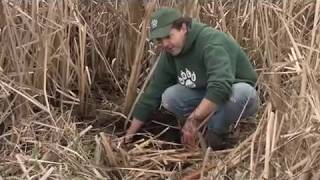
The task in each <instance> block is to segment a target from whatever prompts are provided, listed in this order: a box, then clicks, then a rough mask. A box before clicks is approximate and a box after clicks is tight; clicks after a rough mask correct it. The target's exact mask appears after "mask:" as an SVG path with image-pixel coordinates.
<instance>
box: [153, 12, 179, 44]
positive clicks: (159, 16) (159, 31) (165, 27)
mask: <svg viewBox="0 0 320 180" xmlns="http://www.w3.org/2000/svg"><path fill="white" fill-rule="evenodd" d="M180 17H182V15H181V13H180V12H179V11H178V10H176V9H174V8H160V9H159V10H157V11H156V12H155V13H153V14H152V16H151V21H150V39H151V40H155V39H157V38H163V37H166V36H168V35H169V32H170V29H171V24H172V23H173V22H174V21H175V20H177V19H179V18H180Z"/></svg>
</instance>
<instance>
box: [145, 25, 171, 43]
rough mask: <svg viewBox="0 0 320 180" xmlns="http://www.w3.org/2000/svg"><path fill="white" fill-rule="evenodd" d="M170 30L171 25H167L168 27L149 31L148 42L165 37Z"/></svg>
mask: <svg viewBox="0 0 320 180" xmlns="http://www.w3.org/2000/svg"><path fill="white" fill-rule="evenodd" d="M170 29H171V24H169V25H168V26H165V27H162V28H157V29H155V30H153V31H151V32H150V40H155V39H158V38H163V37H167V36H168V35H169V33H170Z"/></svg>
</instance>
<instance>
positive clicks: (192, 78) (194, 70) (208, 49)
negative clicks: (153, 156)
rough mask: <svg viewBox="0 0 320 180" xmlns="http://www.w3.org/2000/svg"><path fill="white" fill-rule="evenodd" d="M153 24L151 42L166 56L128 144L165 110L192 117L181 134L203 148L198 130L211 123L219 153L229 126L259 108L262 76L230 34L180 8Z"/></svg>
mask: <svg viewBox="0 0 320 180" xmlns="http://www.w3.org/2000/svg"><path fill="white" fill-rule="evenodd" d="M150 22H151V24H150V39H151V40H153V41H155V42H156V43H157V44H158V45H159V46H160V47H161V48H162V49H163V51H162V53H161V55H160V56H161V57H160V60H159V63H158V65H157V67H156V71H155V73H154V76H153V79H152V80H151V82H150V84H149V86H148V88H147V89H146V91H145V92H144V94H143V95H142V98H141V99H140V100H139V102H138V103H137V105H136V107H135V109H134V113H133V120H132V122H131V125H130V127H129V128H128V130H127V132H126V136H125V141H129V140H130V139H131V137H132V135H134V134H135V133H136V132H137V131H138V130H139V129H140V128H141V127H142V125H143V124H144V123H145V121H146V120H147V118H148V116H149V115H150V114H151V113H152V112H153V111H155V110H157V109H158V108H159V106H160V105H162V106H163V107H164V108H165V109H167V110H168V111H170V112H172V113H174V114H175V115H176V116H178V117H185V118H186V121H185V123H184V125H183V127H182V129H181V132H182V137H181V140H182V143H183V144H184V145H186V146H187V147H194V146H195V145H196V144H197V142H196V141H197V136H198V135H197V128H198V127H199V125H200V124H201V123H202V122H203V121H204V120H205V119H208V118H209V119H208V121H207V122H206V123H207V132H206V136H205V139H206V141H207V143H208V145H209V146H211V147H212V148H213V149H215V150H217V149H223V148H224V141H223V139H224V136H225V134H226V132H227V131H228V129H229V126H230V125H231V124H232V123H234V122H235V121H237V119H238V118H239V117H240V116H241V118H245V117H248V116H252V115H254V114H255V113H256V112H257V109H258V105H259V97H258V95H257V92H256V90H255V88H254V84H255V83H256V80H257V75H256V73H255V71H254V69H253V67H252V65H251V64H250V61H249V59H248V57H247V55H246V54H245V52H244V51H243V50H242V49H241V47H240V46H239V44H238V43H236V42H235V41H234V40H233V39H231V38H230V37H228V35H227V34H225V33H223V32H220V31H218V30H215V29H213V28H212V27H210V26H208V25H205V24H202V23H198V22H196V21H194V20H192V19H191V18H187V17H182V16H181V14H180V12H179V11H177V10H175V9H172V8H162V9H159V10H158V11H156V12H155V13H154V14H153V15H152V17H151V21H150ZM209 116H210V117H209ZM207 117H208V118H207Z"/></svg>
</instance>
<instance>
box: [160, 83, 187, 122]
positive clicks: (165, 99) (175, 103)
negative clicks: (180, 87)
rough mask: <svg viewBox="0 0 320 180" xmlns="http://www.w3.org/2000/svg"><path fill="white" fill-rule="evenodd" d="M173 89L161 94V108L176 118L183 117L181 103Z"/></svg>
mask: <svg viewBox="0 0 320 180" xmlns="http://www.w3.org/2000/svg"><path fill="white" fill-rule="evenodd" d="M178 93H179V92H177V91H176V90H175V89H174V88H173V87H169V88H168V89H166V90H165V91H164V93H163V94H162V100H161V106H162V107H164V108H165V109H166V110H168V111H170V112H172V113H174V114H175V115H177V116H184V115H185V113H186V112H184V108H183V102H182V100H181V99H180V98H179V96H178Z"/></svg>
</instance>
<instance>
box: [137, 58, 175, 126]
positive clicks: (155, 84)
mask: <svg viewBox="0 0 320 180" xmlns="http://www.w3.org/2000/svg"><path fill="white" fill-rule="evenodd" d="M175 76H176V74H175V65H174V62H173V61H172V60H171V59H168V57H167V55H166V54H165V53H161V56H160V59H159V63H158V65H157V67H156V69H155V72H154V74H153V76H152V79H151V81H150V83H149V85H148V86H147V88H146V90H145V92H143V94H142V96H141V99H140V100H139V101H138V103H137V104H136V107H135V109H134V111H133V117H135V118H137V119H138V120H140V121H142V122H145V121H147V118H148V117H149V116H150V114H151V113H152V112H154V111H155V110H156V109H157V108H159V106H160V103H161V96H162V93H163V92H164V91H165V90H166V89H167V88H168V87H169V86H172V85H174V84H175V83H176V77H175Z"/></svg>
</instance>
